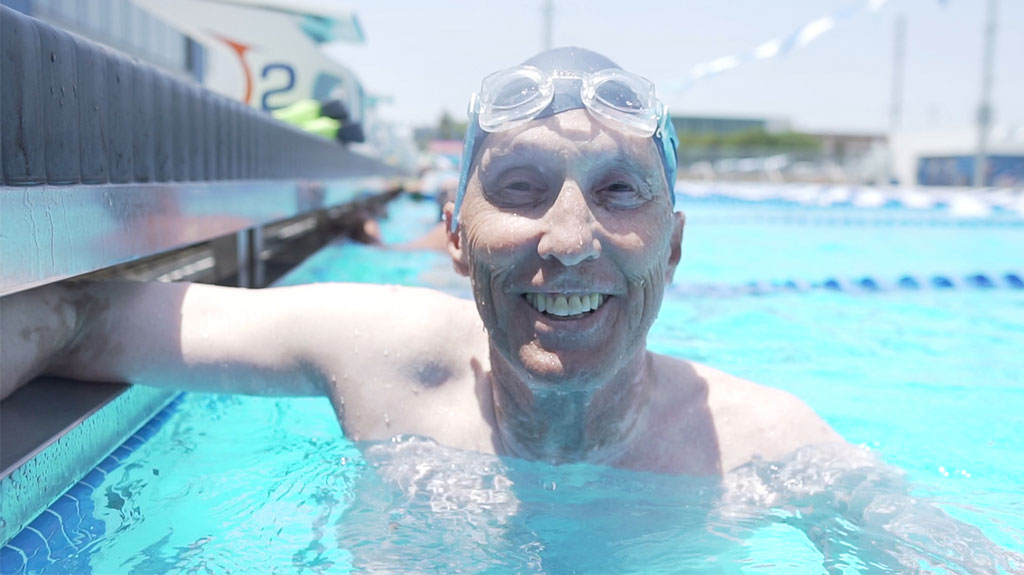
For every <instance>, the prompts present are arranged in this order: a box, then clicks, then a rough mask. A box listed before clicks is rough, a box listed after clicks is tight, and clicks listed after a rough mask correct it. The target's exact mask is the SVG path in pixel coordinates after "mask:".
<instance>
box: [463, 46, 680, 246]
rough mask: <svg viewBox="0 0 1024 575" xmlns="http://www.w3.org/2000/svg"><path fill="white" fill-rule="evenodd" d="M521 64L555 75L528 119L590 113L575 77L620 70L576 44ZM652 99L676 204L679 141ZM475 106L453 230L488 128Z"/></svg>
mask: <svg viewBox="0 0 1024 575" xmlns="http://www.w3.org/2000/svg"><path fill="white" fill-rule="evenodd" d="M522 65H523V66H532V67H533V68H536V69H538V70H539V71H540V72H542V73H545V74H546V75H548V76H550V77H553V78H554V81H553V83H552V85H553V88H554V94H553V96H551V102H550V104H548V105H547V107H545V108H544V109H543V110H541V111H540V112H538V113H536V114H531V115H530V119H534V120H535V119H540V118H546V117H548V116H553V115H555V114H558V113H560V112H565V111H567V110H577V109H580V108H585V109H588V111H589V112H591V113H593V111H592V110H591V109H590V108H588V105H587V103H584V100H583V97H582V94H581V90H580V85H581V81H580V80H579V79H578V78H580V77H586V76H590V75H593V74H596V73H598V72H602V71H607V70H622V68H621V67H619V66H618V65H617V64H616V63H615V62H612V61H611V60H609V59H608V58H606V57H604V56H602V55H601V54H598V53H596V52H592V51H590V50H586V49H583V48H576V47H566V48H555V49H553V50H548V51H546V52H541V53H540V54H537V55H536V56H534V57H532V58H530V59H529V60H527V61H525V62H523V64H522ZM570 78H571V79H570ZM643 82H647V83H648V85H649V81H647V80H643ZM652 90H653V87H652ZM652 94H653V91H652ZM655 102H656V105H657V106H658V107H659V108H660V109H659V110H657V113H658V114H659V115H660V125H659V127H658V129H657V130H655V132H654V134H653V136H652V138H653V139H654V142H655V144H656V146H657V149H658V153H659V155H660V156H661V163H662V165H663V166H664V168H665V181H666V182H667V183H668V188H669V194H670V195H671V197H672V203H673V205H675V181H676V148H677V147H678V143H679V140H678V138H677V137H676V131H675V127H673V125H672V119H671V118H670V117H669V115H668V109H667V108H665V107H664V106H662V105H661V102H660V101H657V100H655ZM477 107H478V106H477V100H476V99H474V102H473V103H471V104H470V122H469V125H468V126H467V127H466V137H465V139H464V140H463V147H462V160H461V162H460V165H459V188H458V192H457V193H456V196H455V212H454V217H453V218H452V231H454V230H455V229H456V228H457V227H458V221H459V210H460V209H461V207H462V200H463V199H464V197H465V195H466V186H467V185H468V183H469V172H470V168H471V167H472V163H473V160H474V159H475V158H476V154H477V152H478V151H479V149H480V146H481V144H482V143H483V141H484V139H485V138H486V137H487V131H486V130H484V129H483V128H481V127H480V122H479V116H478V112H479V110H478V109H477Z"/></svg>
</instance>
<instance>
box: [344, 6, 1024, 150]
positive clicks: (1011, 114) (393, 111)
mask: <svg viewBox="0 0 1024 575" xmlns="http://www.w3.org/2000/svg"><path fill="white" fill-rule="evenodd" d="M866 3H867V0H688V1H683V0H677V1H666V0H662V1H656V0H628V1H623V0H618V1H615V2H612V1H610V0H592V1H584V0H553V5H554V14H553V28H552V32H553V33H552V36H553V44H554V45H555V46H565V45H576V46H582V47H585V48H589V49H591V50H595V51H597V52H601V53H603V54H604V55H606V56H608V57H609V58H611V59H612V60H614V61H615V62H616V63H618V64H619V65H620V66H622V67H623V68H625V69H627V70H630V71H632V72H635V73H638V74H640V75H642V76H645V77H647V78H649V79H651V80H652V81H654V83H655V85H656V86H658V95H659V97H660V98H661V99H662V100H663V101H664V102H666V103H667V104H668V105H669V107H670V109H671V110H672V111H673V114H675V115H724V116H740V117H766V118H770V119H774V120H781V121H785V122H789V123H790V125H791V126H792V127H793V128H794V129H798V130H806V131H815V132H832V131H838V132H856V133H867V132H886V131H888V130H889V126H890V108H891V102H892V86H893V52H894V50H893V47H894V44H895V42H894V37H895V29H896V24H895V23H896V21H897V19H898V18H899V17H901V16H902V17H904V18H905V21H906V44H905V55H906V56H905V58H906V59H905V71H904V74H903V97H902V99H901V102H902V114H901V121H900V122H899V128H900V129H901V130H905V131H911V132H919V131H928V130H959V129H964V128H970V127H971V126H973V125H974V123H975V117H976V110H977V106H978V100H979V96H980V93H981V77H982V55H983V37H984V34H983V29H984V24H985V12H986V6H987V4H988V0H889V1H888V2H887V3H885V5H884V6H883V7H882V8H881V9H880V10H878V11H877V12H867V11H865V12H862V13H860V14H858V15H856V16H854V17H852V18H850V19H848V20H845V21H844V22H842V23H840V24H839V25H837V26H836V27H834V28H833V29H832V30H830V31H829V32H827V33H825V34H822V35H821V36H819V37H818V38H817V39H815V40H814V41H813V42H811V43H809V44H808V45H806V46H805V47H803V48H802V49H799V50H797V51H795V52H792V53H791V54H789V55H788V56H785V57H780V58H776V59H772V60H764V61H754V62H750V63H747V64H745V65H742V66H740V67H738V68H735V69H733V70H730V71H728V72H725V73H723V74H721V75H718V76H715V77H711V78H707V79H704V80H702V81H699V82H697V83H696V84H694V85H693V86H692V87H690V88H689V89H685V90H684V89H679V88H677V87H676V86H678V85H679V84H682V83H683V82H684V81H685V80H686V79H687V78H689V77H690V73H691V70H692V68H693V67H694V66H696V65H698V64H702V63H707V62H710V61H712V60H715V59H717V58H720V57H724V56H730V55H739V54H746V53H750V52H751V51H752V50H753V49H754V48H755V47H757V46H758V45H760V44H762V43H764V42H766V41H768V40H772V39H774V38H777V37H780V36H785V35H788V34H790V33H792V32H794V31H795V30H797V29H798V28H800V27H801V26H803V25H805V24H807V23H810V22H812V21H814V20H817V19H818V18H820V17H822V16H828V15H831V14H834V13H836V12H838V11H840V10H842V9H843V8H847V7H850V6H859V5H864V4H866ZM347 5H348V6H350V7H351V8H352V9H354V10H355V12H356V13H357V15H358V17H359V20H360V23H361V24H362V26H363V29H364V32H365V36H366V43H365V44H364V45H344V46H339V47H337V48H336V54H337V55H338V56H339V57H340V58H341V59H342V60H343V61H344V62H346V63H348V64H349V65H350V66H351V68H352V69H353V70H354V71H355V72H356V73H357V74H358V75H359V77H360V78H361V80H362V82H363V84H364V86H365V87H366V89H367V90H368V91H370V92H371V93H375V94H381V95H386V96H389V97H391V98H392V102H391V103H389V104H384V105H382V107H381V108H380V110H379V113H380V115H381V117H382V118H384V119H386V120H389V121H393V122H396V123H398V124H401V125H407V126H420V125H434V124H436V123H437V121H438V119H439V118H440V116H441V114H442V113H443V112H444V111H447V112H449V113H451V114H452V115H453V116H455V117H456V118H459V119H461V118H463V117H465V110H466V103H467V102H468V99H469V95H470V94H471V93H472V92H473V91H475V90H476V89H478V88H479V85H480V80H481V79H482V78H483V77H484V76H486V75H487V74H489V73H491V72H494V71H497V70H500V69H503V68H507V67H511V66H514V65H516V64H519V63H521V62H522V61H523V60H526V59H527V58H529V57H530V56H533V55H534V54H536V53H538V52H540V51H541V50H542V49H543V38H544V35H543V18H542V8H543V5H544V1H543V0H506V1H498V0H448V1H443V2H442V1H440V0H434V1H429V0H420V1H416V0H389V1H384V2H382V1H375V0H348V1H347ZM997 13H998V19H997V24H996V26H997V28H996V44H995V66H994V68H993V85H992V105H993V110H994V121H995V124H996V125H999V126H1002V127H1003V129H1005V128H1009V129H1011V130H1012V129H1014V128H1018V130H1017V132H1016V133H1017V134H1024V0H998V6H997ZM1020 137H1021V138H1022V139H1024V135H1022V136H1020Z"/></svg>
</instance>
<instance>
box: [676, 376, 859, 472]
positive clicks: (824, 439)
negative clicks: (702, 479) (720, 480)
mask: <svg viewBox="0 0 1024 575" xmlns="http://www.w3.org/2000/svg"><path fill="white" fill-rule="evenodd" d="M666 361H668V362H671V363H674V364H675V365H674V370H675V371H676V372H678V373H689V374H691V376H695V377H696V381H698V382H700V383H701V385H703V386H705V393H706V402H707V407H708V410H709V411H710V413H711V416H712V420H713V421H714V425H715V432H716V435H717V437H718V446H719V452H720V454H721V462H722V469H723V470H724V471H728V470H730V469H733V468H735V467H738V466H740V465H743V464H744V463H746V462H748V461H750V460H751V458H753V457H756V456H759V457H762V458H764V459H768V460H773V459H778V458H780V457H783V456H785V455H786V454H788V453H790V452H792V451H794V450H796V449H799V448H800V447H803V446H806V445H812V444H816V443H832V442H841V441H843V439H842V437H840V436H839V434H838V433H836V432H835V431H834V430H833V429H832V428H831V427H830V426H829V425H828V424H827V423H826V422H825V421H824V420H823V419H822V418H821V417H820V416H818V414H817V413H815V411H814V410H813V409H811V407H810V406H809V405H807V404H806V403H804V402H803V401H802V400H800V399H799V398H798V397H796V396H795V395H793V394H791V393H789V392H787V391H783V390H781V389H776V388H773V387H768V386H765V385H760V384H757V383H754V382H752V381H748V380H745V379H742V378H739V377H736V376H734V375H731V374H728V373H726V372H724V371H721V370H718V369H714V368H712V367H709V366H706V365H702V364H699V363H696V362H688V361H683V360H680V359H676V358H667V359H666Z"/></svg>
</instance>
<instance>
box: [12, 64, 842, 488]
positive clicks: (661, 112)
mask: <svg viewBox="0 0 1024 575" xmlns="http://www.w3.org/2000/svg"><path fill="white" fill-rule="evenodd" d="M470 109H471V114H472V116H471V121H470V128H469V129H468V130H467V136H466V145H465V152H464V159H463V165H462V173H461V178H460V182H459V188H458V191H457V194H456V197H455V201H454V202H449V203H447V204H446V205H445V207H444V215H445V220H446V226H447V231H446V240H447V250H448V252H449V253H450V255H451V258H452V262H453V265H454V267H455V269H456V270H457V271H458V272H459V273H461V274H463V275H465V276H467V277H468V278H469V279H470V281H471V283H472V289H473V294H474V300H475V301H466V300H461V299H457V298H454V297H451V296H448V295H445V294H443V293H440V292H437V291H433V290H430V289H426V288H413V287H395V286H380V285H366V284H319V285H304V286H295V287H285V288H272V289H264V290H246V289H238V288H226V287H217V286H209V285H196V284H192V285H190V284H161V283H127V282H113V283H93V284H81V285H74V284H62V285H52V286H47V287H44V288H39V289H36V290H32V291H31V292H23V293H19V294H15V295H12V296H7V297H5V298H3V299H2V300H0V306H2V308H0V313H2V314H3V325H2V328H0V337H2V339H0V350H2V351H0V354H2V356H0V359H2V370H3V371H2V382H0V383H2V389H0V392H2V393H3V395H4V396H6V395H8V394H9V393H10V392H12V391H13V390H14V389H15V388H17V387H18V386H19V385H21V384H23V383H24V382H26V381H27V380H29V379H31V378H32V377H34V376H36V375H39V374H49V375H56V376H64V377H71V378H75V379H79V380H93V381H127V382H131V383H135V384H144V385H155V386H171V387H175V388H179V389H185V390H196V391H206V392H232V393H248V394H263V395H325V396H327V397H328V398H330V400H331V402H332V403H333V405H334V408H335V410H336V412H337V415H338V418H339V420H340V422H341V425H342V427H343V429H344V432H345V434H346V435H347V436H348V437H349V438H351V439H353V440H356V441H359V440H385V439H388V438H391V437H393V436H395V435H399V434H412V435H419V436H426V437H430V438H433V439H434V440H436V441H438V442H440V443H443V444H447V445H450V446H453V447H456V448H460V449H465V450H475V451H479V452H485V453H496V454H500V455H506V456H515V457H520V458H526V459H532V460H543V461H547V462H551V463H556V464H558V463H568V462H591V463H595V464H603V465H609V466H615V467H620V468H626V469H633V470H645V471H653V472H661V473H674V474H691V475H722V474H725V473H727V472H729V471H730V470H731V469H734V468H736V467H738V466H741V465H743V464H745V463H747V462H749V461H751V460H752V459H754V458H756V457H762V458H764V459H776V458H780V457H782V456H784V455H786V454H787V453H789V452H792V451H794V450H796V449H797V448H800V447H803V446H806V445H809V444H817V443H828V442H842V439H841V438H840V437H839V436H838V435H837V434H836V433H835V432H834V431H833V430H832V429H831V428H829V426H828V425H827V424H826V423H825V422H823V421H822V420H821V419H820V418H819V417H818V416H817V415H816V414H815V413H814V412H813V411H812V410H811V409H810V408H809V407H808V406H807V405H805V404H804V403H803V402H802V401H800V400H799V399H797V398H795V397H793V396H792V395H790V394H788V393H785V392H783V391H780V390H776V389H772V388H768V387H764V386H761V385H757V384H755V383H752V382H749V381H745V380H742V379H739V378H736V377H733V376H731V375H729V374H726V373H723V372H721V371H718V370H715V369H713V368H711V367H707V366H703V365H700V364H698V363H695V362H691V361H686V360H684V359H681V358H676V357H669V356H665V355H660V354H657V353H653V352H651V351H649V350H648V349H647V346H646V340H647V333H648V330H649V329H650V327H651V325H652V324H653V323H654V321H655V318H656V317H657V315H658V310H659V308H660V306H661V303H662V296H663V293H664V290H665V287H666V285H667V284H668V283H669V282H670V281H671V279H672V276H673V273H674V271H675V269H676V266H677V265H678V264H679V261H680V254H681V243H682V239H683V228H684V224H685V218H684V215H683V213H682V212H680V211H674V201H673V190H672V186H673V183H674V181H675V146H676V141H675V137H674V131H673V129H672V124H671V122H670V120H669V116H668V112H667V110H666V108H665V107H664V106H663V105H662V104H661V103H660V101H659V100H658V99H657V98H656V95H655V92H654V87H653V85H652V84H651V83H650V82H649V81H647V80H646V79H644V78H642V77H639V76H637V75H635V74H632V73H629V72H627V71H625V70H623V69H621V68H619V67H618V66H616V65H615V64H614V63H613V62H611V61H610V60H608V59H607V58H605V57H603V56H601V55H599V54H596V53H593V52H590V51H587V50H583V49H579V48H562V49H556V50H551V51H547V52H544V53H542V54H540V55H538V56H535V57H534V58H531V59H530V60H527V61H526V62H525V63H524V64H523V65H521V66H517V67H514V68H510V69H507V70H503V71H500V72H497V73H495V74H492V75H490V76H488V77H487V78H485V79H484V81H483V83H482V85H481V88H480V92H479V93H478V94H476V95H475V96H474V98H473V100H472V104H471V108H470Z"/></svg>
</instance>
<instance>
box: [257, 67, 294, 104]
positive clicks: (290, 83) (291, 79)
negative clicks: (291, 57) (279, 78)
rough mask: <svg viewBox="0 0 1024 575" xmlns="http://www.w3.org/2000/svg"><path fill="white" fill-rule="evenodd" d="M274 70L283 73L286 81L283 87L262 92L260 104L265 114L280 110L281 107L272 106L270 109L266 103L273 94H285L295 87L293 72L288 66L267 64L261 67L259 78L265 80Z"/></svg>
mask: <svg viewBox="0 0 1024 575" xmlns="http://www.w3.org/2000/svg"><path fill="white" fill-rule="evenodd" d="M274 70H281V71H282V72H284V73H285V74H286V75H287V78H288V79H287V81H286V82H285V85H284V86H282V87H279V88H272V89H270V90H267V91H265V92H263V99H262V100H261V104H262V106H263V109H264V110H265V111H267V112H270V111H272V110H275V109H277V108H281V107H282V106H273V107H272V106H271V105H270V104H269V103H268V102H267V99H268V98H270V97H271V96H273V95H275V94H283V93H285V92H287V91H289V90H291V89H292V88H294V87H295V70H294V69H293V68H292V67H291V66H289V65H288V64H267V65H266V66H264V67H263V72H262V73H261V74H260V77H261V78H263V79H264V80H266V79H267V76H268V75H270V74H271V72H272V71H274Z"/></svg>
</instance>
